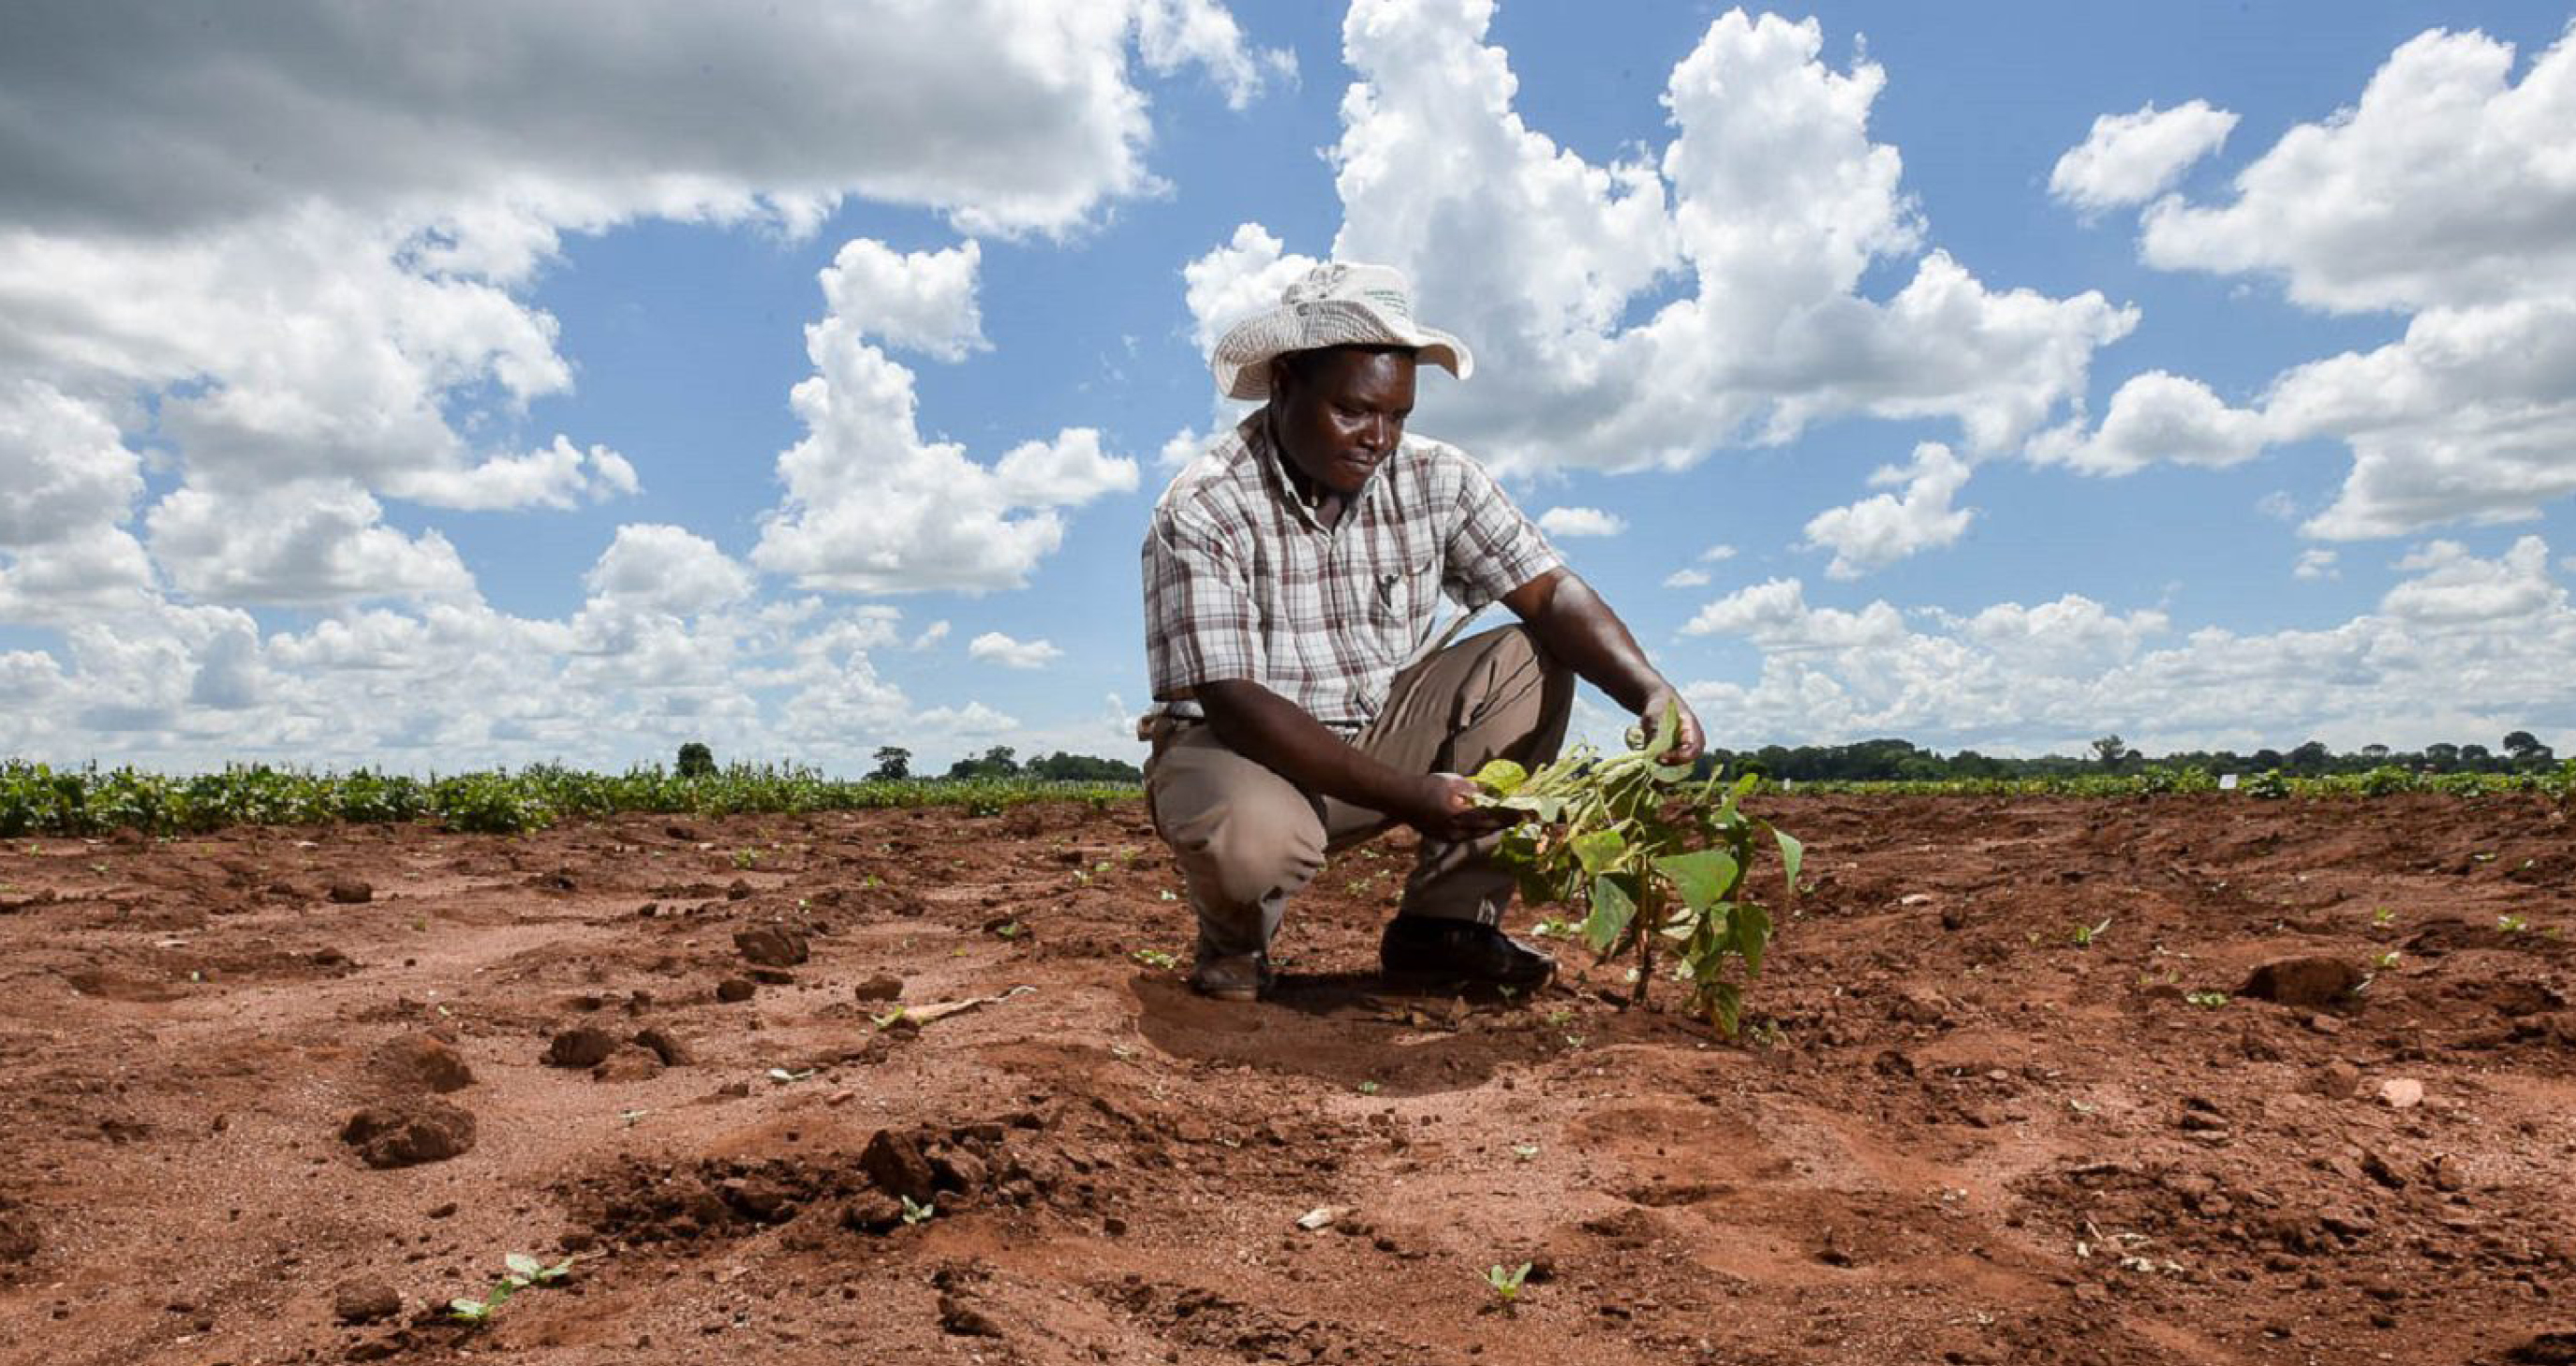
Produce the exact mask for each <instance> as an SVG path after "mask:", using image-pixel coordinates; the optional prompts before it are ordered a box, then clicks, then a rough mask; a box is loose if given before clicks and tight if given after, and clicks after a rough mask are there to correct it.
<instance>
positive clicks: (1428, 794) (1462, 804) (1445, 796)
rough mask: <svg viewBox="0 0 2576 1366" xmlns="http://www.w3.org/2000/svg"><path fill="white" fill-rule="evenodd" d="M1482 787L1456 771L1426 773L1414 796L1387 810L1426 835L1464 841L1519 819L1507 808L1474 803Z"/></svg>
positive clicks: (1442, 841) (1445, 842)
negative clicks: (1396, 807) (1403, 805)
mask: <svg viewBox="0 0 2576 1366" xmlns="http://www.w3.org/2000/svg"><path fill="white" fill-rule="evenodd" d="M1483 791H1484V789H1483V788H1480V787H1478V786H1476V780H1475V779H1473V778H1467V777H1462V776H1460V775H1458V774H1455V773H1426V774H1424V775H1422V777H1421V779H1420V780H1419V785H1418V787H1417V788H1416V791H1415V793H1414V796H1415V797H1416V800H1413V801H1408V802H1407V803H1406V804H1405V809H1404V810H1401V811H1389V812H1388V813H1387V814H1388V815H1390V816H1393V817H1395V818H1396V819H1398V820H1400V821H1403V822H1404V823H1405V824H1407V825H1409V826H1412V827H1413V828H1414V829H1416V830H1419V831H1421V832H1422V836H1423V838H1425V839H1430V840H1438V841H1440V842H1441V843H1444V844H1463V843H1465V842H1466V841H1468V840H1472V839H1475V838H1477V837H1479V836H1482V835H1490V834H1492V833H1493V832H1495V831H1497V830H1500V829H1503V828H1505V827H1506V826H1510V825H1513V824H1515V823H1517V822H1518V821H1519V819H1520V818H1519V817H1517V816H1515V815H1513V814H1512V813H1511V812H1509V811H1495V810H1490V809H1488V808H1485V807H1480V806H1478V805H1476V797H1477V795H1478V794H1479V793H1481V792H1483Z"/></svg>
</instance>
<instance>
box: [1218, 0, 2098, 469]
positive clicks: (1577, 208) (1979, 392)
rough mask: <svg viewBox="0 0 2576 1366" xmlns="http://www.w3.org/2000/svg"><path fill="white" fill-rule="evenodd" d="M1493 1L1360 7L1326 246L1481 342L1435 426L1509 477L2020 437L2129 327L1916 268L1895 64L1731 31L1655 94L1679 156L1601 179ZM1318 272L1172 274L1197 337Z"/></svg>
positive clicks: (1242, 231) (1917, 232)
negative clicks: (1181, 279)
mask: <svg viewBox="0 0 2576 1366" xmlns="http://www.w3.org/2000/svg"><path fill="white" fill-rule="evenodd" d="M1492 11H1493V6H1492V5H1491V3H1490V2H1489V0H1446V2H1444V3H1427V2H1425V0H1357V2H1356V3H1354V4H1353V5H1352V6H1351V9H1350V13H1349V16H1348V18H1347V20H1346V21H1345V23H1344V26H1343V35H1342V41H1343V56H1344V58H1345V60H1346V61H1348V62H1349V63H1350V65H1351V66H1352V67H1353V68H1354V69H1355V70H1356V71H1357V72H1358V74H1359V77H1360V79H1359V81H1358V83H1357V84H1354V85H1353V86H1351V88H1350V89H1349V91H1348V92H1347V93H1346V94H1345V95H1344V98H1343V101H1342V136H1341V140H1340V141H1339V142H1338V143H1337V144H1336V145H1335V146H1334V147H1333V149H1332V152H1331V156H1332V161H1333V166H1334V172H1335V177H1334V184H1335V188H1336V190H1337V192H1338V193H1339V195H1340V198H1341V201H1342V214H1343V216H1342V225H1341V230H1340V232H1339V233H1338V234H1337V235H1336V237H1335V238H1334V241H1333V243H1332V251H1331V254H1332V255H1333V256H1334V257H1335V258H1337V259H1345V260H1369V261H1383V262H1388V263H1391V264H1394V265H1397V266H1399V267H1401V268H1403V269H1404V270H1406V271H1407V272H1408V273H1409V274H1410V275H1411V276H1412V278H1413V280H1414V283H1415V285H1416V288H1417V292H1418V295H1419V298H1418V309H1417V312H1418V315H1419V316H1421V317H1422V318H1423V319H1424V320H1425V321H1427V322H1430V323H1432V324H1434V325H1437V326H1442V327H1446V328H1449V329H1451V330H1453V331H1456V332H1458V333H1460V334H1461V335H1462V336H1464V337H1465V338H1466V339H1467V341H1468V342H1469V344H1470V345H1472V346H1474V347H1475V348H1476V352H1477V362H1478V369H1477V378H1476V380H1475V385H1476V387H1477V390H1478V392H1477V394H1476V396H1475V401H1474V402H1473V403H1459V404H1455V405H1448V406H1444V407H1443V408H1442V409H1441V410H1440V412H1441V422H1440V427H1441V431H1442V434H1443V435H1447V436H1452V437H1455V438H1457V439H1460V440H1462V441H1464V442H1466V443H1467V444H1468V445H1469V446H1470V448H1471V449H1473V450H1475V451H1476V452H1477V453H1478V455H1479V456H1480V457H1482V458H1484V459H1486V460H1487V461H1488V462H1489V463H1491V464H1494V465H1496V466H1497V467H1499V468H1502V469H1504V470H1506V471H1509V470H1513V469H1523V468H1547V467H1556V466H1589V467H1595V468H1609V469H1632V468H1639V467H1645V466H1652V465H1662V466H1680V465H1686V464H1689V463H1691V462H1693V461H1696V460H1699V459H1701V458H1703V457H1705V456H1706V455H1708V454H1709V453H1710V452H1712V451H1714V450H1717V449H1720V448H1723V447H1726V446H1728V445H1733V444H1741V443H1745V442H1754V441H1771V442H1776V441H1785V440H1788V439H1790V438H1792V437H1794V436H1796V435H1797V434H1798V433H1799V432H1800V431H1801V430H1803V429H1804V428H1805V427H1806V426H1807V425H1808V424H1809V423H1812V422H1815V421H1818V420H1822V419H1825V418H1828V417H1833V416H1837V415H1843V414H1853V413H1862V414H1873V415H1877V416H1882V417H1895V418H1948V419H1951V420H1954V421H1956V422H1958V423H1959V424H1960V426H1961V427H1962V429H1963V433H1964V435H1965V437H1966V439H1967V441H1968V443H1969V444H1970V445H1971V446H1973V447H1974V448H1976V449H1978V450H1987V449H2000V448H2008V447H2011V446H2014V445H2017V444H2018V443H2019V442H2020V441H2021V440H2022V438H2023V437H2025V436H2026V435H2027V434H2028V433H2029V432H2030V431H2032V430H2033V429H2035V428H2036V427H2037V426H2039V425H2040V424H2042V423H2043V422H2045V421H2046V420H2047V419H2048V418H2049V417H2050V416H2051V414H2052V413H2054V412H2056V411H2057V410H2059V409H2060V408H2062V407H2063V406H2064V405H2065V404H2066V403H2067V402H2068V401H2069V400H2070V399H2072V398H2073V397H2075V396H2077V395H2079V394H2080V393H2081V392H2082V390H2083V386H2084V379H2085V375H2086V371H2087V367H2088V365H2089V363H2090V361H2091V359H2092V356H2093V352H2094V351H2095V350H2096V349H2097V348H2098V347H2100V346H2102V345H2104V344H2105V343H2107V342H2109V341H2112V340H2114V339H2116V338H2118V337H2120V336H2121V335H2123V334H2125V333H2126V332H2127V331H2128V330H2129V329H2130V328H2131V327H2132V326H2133V325H2134V323H2135V320H2136V315H2135V313H2134V312H2133V311H2131V310H2128V309H2125V308H2120V307H2116V306H2114V305H2112V304H2111V303H2110V302H2108V301H2107V300H2105V299H2103V298H2102V296H2100V295H2099V294H2098V293H2086V294H2081V295H2077V296H2074V297H2072V298H2064V299H2057V298H2050V297H2047V296H2044V295H2041V294H2038V293H2036V292H2033V291H2030V290H2018V289H2017V290H2001V291H1999V290H1995V289H1990V288H1989V287H1988V286H1986V285H1985V284H1984V283H1983V282H1982V281H1980V280H1979V279H1977V277H1976V276H1975V275H1973V274H1972V273H1971V272H1970V271H1969V270H1968V269H1967V268H1966V267H1965V266H1964V265H1962V264H1961V263H1960V262H1958V261H1957V260H1955V259H1953V258H1952V257H1951V256H1950V255H1948V254H1947V253H1945V252H1942V251H1938V250H1934V251H1929V252H1923V251H1921V247H1922V242H1923V230H1924V229H1923V223H1922V221H1921V218H1920V215H1919V213H1918V212H1917V210H1916V208H1915V205H1914V203H1913V201H1912V200H1911V199H1910V198H1909V197H1907V196H1906V195H1905V194H1904V193H1903V191H1902V189H1901V187H1900V180H1901V169H1902V168H1901V160H1900V158H1899V156H1898V153H1897V151H1896V149H1895V148H1893V147H1890V146H1886V145H1884V144H1880V143H1876V142H1873V141H1871V139H1870V137H1869V130H1868V118H1869V112H1870V107H1871V105H1872V104H1873V103H1874V102H1875V101H1876V99H1877V97H1878V94H1879V91H1880V90H1881V89H1882V88H1883V86H1884V85H1885V83H1886V75H1885V73H1884V72H1883V71H1882V70H1881V69H1880V68H1879V67H1877V66H1875V65H1873V64H1871V63H1869V62H1867V61H1860V62H1856V63H1855V64H1854V65H1853V66H1852V67H1851V68H1850V69H1849V70H1847V71H1837V70H1835V69H1833V68H1832V67H1830V66H1828V65H1827V64H1826V63H1825V62H1824V61H1823V60H1822V59H1821V56H1820V53H1821V50H1822V45H1823V33H1822V30H1821V29H1820V28H1819V27H1818V26H1817V25H1816V24H1814V23H1812V22H1810V23H1791V22H1788V21H1785V20H1782V19H1779V18H1776V17H1772V16H1764V17H1762V18H1760V19H1754V18H1750V17H1748V16H1746V15H1745V14H1743V13H1742V12H1741V11H1737V12H1733V13H1729V14H1726V15H1723V16H1721V17H1720V18H1718V19H1717V20H1716V21H1715V22H1714V23H1712V24H1710V25H1709V27H1708V29H1707V30H1706V32H1705V33H1704V34H1703V35H1702V37H1701V39H1700V41H1699V42H1698V44H1697V45H1696V46H1695V47H1694V48H1693V50H1692V51H1691V52H1690V53H1689V54H1688V55H1687V56H1685V57H1684V58H1683V59H1682V61H1681V62H1680V63H1679V64H1678V65H1677V66H1676V67H1675V68H1674V69H1673V71H1672V73H1671V76H1670V79H1669V81H1668V83H1667V85H1666V88H1665V93H1664V101H1665V105H1666V107H1667V109H1668V110H1669V111H1670V113H1671V117H1672V122H1673V124H1674V126H1675V130H1676V131H1675V134H1674V136H1673V137H1672V139H1671V140H1670V141H1669V142H1668V143H1666V144H1665V145H1664V146H1663V147H1662V148H1660V149H1644V150H1641V151H1640V152H1639V153H1638V154H1637V155H1635V156H1634V157H1633V158H1630V159H1622V160H1616V161H1612V162H1609V163H1606V164H1596V163H1593V162H1590V161H1587V160H1585V159H1584V158H1583V157H1581V156H1579V155H1578V154H1576V153H1575V152H1573V151H1571V150H1569V149H1567V148H1565V147H1564V146H1562V145H1560V144H1559V143H1558V142H1557V141H1556V140H1555V139H1554V138H1552V137H1550V136H1549V135H1548V134H1546V133H1544V132H1542V131H1540V130H1538V129H1535V128H1533V127H1531V126H1530V125H1529V124H1528V123H1527V122H1526V121H1525V120H1524V119H1523V118H1522V116H1521V115H1520V114H1519V113H1518V112H1517V110H1516V109H1515V108H1514V96H1515V93H1516V90H1517V84H1518V82H1517V77H1516V76H1515V75H1514V73H1513V71H1512V68H1511V63H1510V60H1509V57H1508V54H1506V53H1505V52H1504V51H1503V50H1502V49H1500V48H1498V47H1494V46H1492V45H1490V44H1489V43H1487V42H1486V41H1485V37H1486V28H1487V25H1488V23H1489V21H1490V20H1491V17H1492ZM1470 240H1472V242H1473V244H1474V249H1473V250H1464V249H1462V244H1463V243H1465V242H1467V241H1470ZM1918 253H1919V254H1918ZM1891 261H1893V262H1895V263H1897V264H1899V265H1900V266H1902V265H1903V264H1904V263H1906V262H1908V261H1910V262H1911V270H1910V273H1906V274H1903V275H1901V276H1900V278H1901V279H1902V280H1903V283H1902V284H1901V285H1900V286H1899V287H1898V288H1897V289H1896V291H1895V293H1894V295H1893V297H1890V298H1887V299H1885V300H1883V301H1882V300H1878V299H1873V298H1869V297H1865V296H1864V295H1863V294H1862V293H1861V292H1860V285H1861V280H1862V276H1863V274H1864V273H1865V272H1867V271H1868V270H1870V269H1871V268H1872V266H1873V265H1878V264H1880V263H1885V262H1891ZM1305 264H1306V258H1305V257H1303V256H1301V255H1299V254H1297V253H1293V252H1289V251H1288V250H1287V249H1286V244H1285V243H1284V242H1283V241H1282V240H1281V239H1280V238H1279V237H1278V236H1277V235H1276V234H1275V233H1273V232H1271V231H1270V230H1269V229H1267V228H1266V227H1263V226H1261V225H1258V224H1246V225H1243V226H1241V227H1239V228H1237V229H1236V230H1235V232H1234V234H1233V236H1232V237H1231V239H1230V240H1229V241H1228V242H1226V243H1225V244H1223V245H1221V246H1219V247H1217V248H1215V249H1214V250H1212V251H1210V252H1209V253H1207V254H1206V255H1204V256H1202V257H1200V258H1199V259H1198V260H1197V261H1194V262H1192V263H1191V265H1190V266H1189V268H1188V269H1187V270H1186V271H1185V276H1186V279H1187V284H1188V291H1187V302H1188V304H1189V306H1190V310H1191V315H1192V318H1193V319H1194V321H1195V323H1196V326H1197V335H1198V339H1199V341H1200V343H1201V344H1202V345H1203V346H1204V345H1205V344H1207V343H1208V342H1209V341H1210V340H1211V339H1212V338H1213V337H1214V336H1215V335H1216V334H1217V333H1218V332H1220V331H1222V329H1223V328H1224V327H1225V326H1226V325H1228V324H1230V323H1231V322H1233V321H1235V320H1236V319H1237V318H1239V317H1240V316H1242V315H1243V314H1245V313H1248V312H1250V311H1252V310H1253V309H1256V308H1260V307H1266V306H1269V305H1270V304H1271V303H1273V302H1275V300H1276V298H1277V292H1278V288H1279V286H1280V284H1281V283H1283V282H1284V281H1285V280H1286V279H1288V278H1293V277H1294V275H1295V274H1296V273H1297V272H1298V271H1300V270H1301V269H1303V267H1304V265H1305ZM1667 290H1677V291H1678V297H1674V298H1671V299H1670V300H1668V301H1665V302H1662V303H1660V304H1659V305H1658V306H1656V307H1654V308H1653V309H1652V311H1651V312H1650V313H1649V314H1648V315H1647V316H1645V317H1643V318H1642V319H1630V318H1629V317H1628V314H1629V312H1630V310H1631V308H1632V307H1633V306H1635V305H1636V304H1637V303H1638V302H1639V301H1640V300H1644V299H1649V298H1652V297H1654V296H1656V295H1657V294H1659V293H1661V292H1663V291H1667ZM1435 383H1436V381H1435Z"/></svg>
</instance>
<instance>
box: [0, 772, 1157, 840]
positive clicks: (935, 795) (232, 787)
mask: <svg viewBox="0 0 2576 1366" xmlns="http://www.w3.org/2000/svg"><path fill="white" fill-rule="evenodd" d="M1138 793H1139V789H1138V788H1137V787H1135V786H1134V785H1132V784H1125V783H1083V782H1052V781H1047V780H1044V779H1035V778H973V779H963V780H958V779H941V778H930V779H920V778H907V779H895V780H888V779H876V778H871V779H865V780H846V779H836V778H827V777H824V776H822V775H821V774H819V773H817V772H814V771H812V770H809V769H801V768H794V767H769V766H759V767H753V766H748V765H737V766H734V767H731V768H726V769H721V770H718V771H716V772H713V773H707V774H701V775H698V776H694V777H681V776H680V775H678V774H676V773H674V772H671V771H669V770H666V769H664V768H661V767H660V766H658V765H657V766H654V767H651V768H633V769H629V770H627V771H626V772H624V773H620V774H608V773H585V772H582V771H580V770H577V769H569V768H560V767H556V766H553V765H534V766H531V767H528V768H522V769H519V770H516V771H510V770H496V771H483V772H471V773H458V774H452V775H449V776H446V777H435V776H433V777H429V778H413V777H408V776H402V775H387V774H379V773H371V772H368V771H366V770H363V769H362V770H359V771H357V772H353V773H313V772H305V771H301V770H295V769H279V768H268V767H264V766H245V767H234V768H227V769H225V770H223V771H222V772H220V773H203V774H196V775H193V776H186V777H178V776H170V775H164V774H157V773H146V772H142V771H140V770H136V769H131V768H115V769H100V768H95V767H90V768H78V769H54V768H50V767H47V766H46V765H43V764H30V763H22V762H17V761H10V762H6V763H0V837H7V836H20V835H95V834H102V833H105V832H108V831H112V830H120V829H131V830H139V831H142V832H144V833H146V834H154V835H170V834H181V833H194V832H200V831H207V830H215V829H220V828H222V827H224V826H229V825H322V824H329V823H333V822H341V821H349V822H379V823H381V822H406V821H429V822H434V823H436V824H438V825H439V826H441V827H443V828H445V829H449V830H458V831H468V832H473V833H480V834H512V833H516V832H519V831H524V830H536V829H541V828H543V827H545V826H548V825H552V824H554V823H555V822H557V821H562V820H573V819H579V818H582V817H590V816H610V815H616V814H619V813H622V812H669V813H687V814H691V815H706V816H720V815H730V814H734V813H737V812H751V813H772V812H802V811H854V810H864V809H873V808H882V807H909V806H960V807H964V808H966V809H967V810H969V811H973V812H979V813H985V814H991V813H997V812H1000V811H1002V810H1004V809H1005V808H1008V807H1012V806H1017V805H1019V804H1021V803H1024V802H1033V801H1088V802H1093V803H1107V802H1111V801H1115V800H1118V799H1121V798H1127V797H1134V796H1136V795H1138Z"/></svg>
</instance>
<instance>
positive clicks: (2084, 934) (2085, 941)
mask: <svg viewBox="0 0 2576 1366" xmlns="http://www.w3.org/2000/svg"><path fill="white" fill-rule="evenodd" d="M2110 932H2111V918H2110V917H2109V916H2104V917H2102V921H2101V923H2100V924H2097V925H2083V924H2079V925H2077V926H2076V927H2075V928H2074V929H2073V930H2070V931H2068V932H2067V936H2066V938H2067V942H2068V943H2071V944H2073V945H2074V946H2075V947H2077V948H2079V949H2089V948H2091V947H2093V941H2095V940H2097V939H2100V938H2101V937H2102V936H2103V935H2106V934H2109V933H2110Z"/></svg>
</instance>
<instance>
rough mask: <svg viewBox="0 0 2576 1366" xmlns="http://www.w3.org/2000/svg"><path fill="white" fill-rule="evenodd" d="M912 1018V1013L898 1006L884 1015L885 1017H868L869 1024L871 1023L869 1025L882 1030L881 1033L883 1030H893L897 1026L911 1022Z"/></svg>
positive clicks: (874, 1015) (873, 1015)
mask: <svg viewBox="0 0 2576 1366" xmlns="http://www.w3.org/2000/svg"><path fill="white" fill-rule="evenodd" d="M911 1018H912V1013H911V1012H910V1011H907V1010H905V1009H904V1008H903V1007H902V1006H896V1007H895V1008H894V1009H892V1010H889V1011H887V1012H886V1013H885V1014H883V1015H876V1014H871V1015H869V1016H868V1023H869V1024H872V1025H875V1026H876V1027H877V1028H878V1029H879V1030H881V1031H882V1030H888V1029H893V1028H895V1027H896V1026H898V1025H901V1024H902V1023H903V1022H904V1021H906V1020H909V1019H911Z"/></svg>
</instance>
